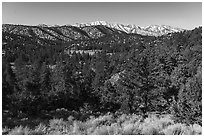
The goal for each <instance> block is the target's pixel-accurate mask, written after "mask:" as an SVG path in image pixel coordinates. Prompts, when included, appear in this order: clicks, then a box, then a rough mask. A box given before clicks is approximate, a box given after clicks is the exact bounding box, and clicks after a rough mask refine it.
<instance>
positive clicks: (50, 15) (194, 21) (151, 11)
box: [2, 2, 202, 29]
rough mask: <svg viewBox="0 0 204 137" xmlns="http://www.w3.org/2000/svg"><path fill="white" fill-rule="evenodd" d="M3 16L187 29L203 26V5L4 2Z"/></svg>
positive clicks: (29, 21) (33, 21)
mask: <svg viewBox="0 0 204 137" xmlns="http://www.w3.org/2000/svg"><path fill="white" fill-rule="evenodd" d="M2 14H3V15H2V21H3V23H4V24H5V23H9V24H24V25H38V24H48V25H65V24H75V23H88V22H94V21H107V22H109V23H121V24H135V25H138V26H141V27H145V26H148V25H170V26H174V27H180V28H184V29H193V28H195V27H198V26H201V25H202V3H201V2H183V3H182V2H181V3H178V2H172V3H169V2H164V3H161V2H144V3H142V2H117V3H115V2H113V3H110V2H96V3H90V2H84V3H83V2H76V3H71V2H56V3H54V2H49V3H48V2H43V3H42V2H35V3H31V2H28V3H25V2H24V3H22V2H21V3H20V2H3V3H2Z"/></svg>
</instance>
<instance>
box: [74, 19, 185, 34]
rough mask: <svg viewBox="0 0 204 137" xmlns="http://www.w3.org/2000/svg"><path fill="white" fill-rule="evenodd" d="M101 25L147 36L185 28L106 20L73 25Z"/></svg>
mask: <svg viewBox="0 0 204 137" xmlns="http://www.w3.org/2000/svg"><path fill="white" fill-rule="evenodd" d="M97 25H103V26H107V27H110V28H114V29H118V30H121V31H124V32H126V33H128V34H129V33H136V34H141V35H148V36H161V35H165V34H168V33H174V32H180V31H184V30H185V29H182V28H177V27H172V26H168V25H149V26H146V27H140V26H137V25H134V24H126V25H125V24H120V23H108V22H106V21H95V22H90V23H76V24H75V25H73V26H77V27H87V26H97Z"/></svg>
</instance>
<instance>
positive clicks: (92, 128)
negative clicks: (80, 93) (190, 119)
mask: <svg viewBox="0 0 204 137" xmlns="http://www.w3.org/2000/svg"><path fill="white" fill-rule="evenodd" d="M3 133H4V134H9V135H44V134H49V135H64V134H66V135H201V134H202V127H201V126H200V125H197V124H194V125H190V126H187V125H185V124H182V123H174V121H173V120H172V118H171V115H162V116H156V115H149V117H147V118H146V119H142V118H141V117H140V116H137V115H135V114H133V115H127V114H123V115H121V116H119V117H118V118H114V117H113V115H112V114H106V115H104V116H99V117H97V118H95V117H94V116H91V117H90V118H89V119H87V120H86V121H85V122H81V121H77V120H73V118H72V117H69V118H68V119H67V120H66V121H65V120H63V119H52V120H50V121H49V123H48V124H47V125H44V124H39V125H38V126H36V127H35V128H34V129H30V128H28V127H23V126H18V127H15V128H13V129H8V128H4V129H3Z"/></svg>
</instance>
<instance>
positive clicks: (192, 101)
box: [2, 24, 202, 128]
mask: <svg viewBox="0 0 204 137" xmlns="http://www.w3.org/2000/svg"><path fill="white" fill-rule="evenodd" d="M2 40H3V41H2V102H3V106H2V107H3V108H2V109H3V127H8V128H13V127H15V126H19V123H20V122H16V123H15V120H20V119H22V118H29V119H30V118H36V117H38V118H42V119H44V120H45V119H46V120H49V119H52V118H56V117H57V118H65V119H67V118H68V117H70V116H73V117H74V118H75V119H77V120H81V121H86V119H87V118H88V117H89V116H95V117H97V116H99V115H104V114H106V113H122V114H127V115H128V114H135V115H138V116H141V117H142V118H147V117H148V116H149V114H150V113H157V114H170V115H172V116H173V120H174V121H175V123H177V122H180V123H185V124H187V125H190V124H199V125H201V126H202V28H201V27H199V28H195V29H194V30H188V31H187V30H185V31H182V32H177V33H169V34H167V35H162V36H159V37H154V36H143V35H139V34H127V33H125V32H122V31H119V30H116V29H113V28H109V27H107V26H103V25H98V26H97V25H96V26H88V27H83V28H78V27H74V26H55V27H47V26H22V25H8V24H6V25H3V32H2ZM59 109H65V110H66V111H62V114H61V113H60V114H59V113H58V112H57V110H59ZM59 115H60V116H59ZM9 119H15V120H12V121H11V120H9ZM12 122H13V123H12Z"/></svg>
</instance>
